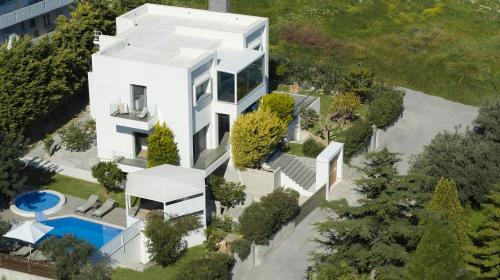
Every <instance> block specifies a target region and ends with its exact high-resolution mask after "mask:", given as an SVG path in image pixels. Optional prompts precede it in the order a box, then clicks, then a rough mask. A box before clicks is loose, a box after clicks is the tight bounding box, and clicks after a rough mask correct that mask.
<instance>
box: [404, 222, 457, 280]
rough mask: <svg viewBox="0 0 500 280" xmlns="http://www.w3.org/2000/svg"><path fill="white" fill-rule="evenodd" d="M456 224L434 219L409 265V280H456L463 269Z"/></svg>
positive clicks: (427, 227)
mask: <svg viewBox="0 0 500 280" xmlns="http://www.w3.org/2000/svg"><path fill="white" fill-rule="evenodd" d="M455 231H456V229H454V224H453V223H450V222H448V221H446V220H441V219H439V218H433V219H432V220H431V221H430V222H429V224H428V225H427V226H426V229H425V233H424V235H423V236H422V240H420V242H419V243H418V246H417V249H416V251H415V254H414V255H413V256H412V257H411V260H410V263H409V264H408V279H411V280H455V279H457V275H458V274H459V270H460V268H461V267H462V260H461V256H460V242H459V241H458V239H457V236H456V234H455Z"/></svg>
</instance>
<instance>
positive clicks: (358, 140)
mask: <svg viewBox="0 0 500 280" xmlns="http://www.w3.org/2000/svg"><path fill="white" fill-rule="evenodd" d="M372 132H373V129H372V127H371V125H370V123H369V122H367V121H365V120H357V121H355V122H353V123H352V125H351V126H350V127H349V128H347V129H346V130H344V131H343V132H342V134H341V135H340V137H339V138H340V139H338V140H339V141H340V142H343V143H344V159H346V160H349V159H351V158H352V157H353V156H354V155H356V154H357V153H359V152H360V151H362V150H363V149H364V148H365V147H366V145H367V144H368V141H369V140H370V137H371V135H372Z"/></svg>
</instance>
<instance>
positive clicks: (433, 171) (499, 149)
mask: <svg viewBox="0 0 500 280" xmlns="http://www.w3.org/2000/svg"><path fill="white" fill-rule="evenodd" d="M498 155H500V144H498V143H495V142H493V141H486V140H485V139H484V138H483V137H481V136H478V135H476V134H472V133H465V134H461V133H457V132H455V133H451V132H444V133H440V134H438V135H437V136H436V137H435V138H434V139H433V140H432V141H431V143H430V144H429V145H427V146H425V147H424V150H423V152H422V153H420V154H419V155H417V156H416V157H415V159H414V160H413V162H412V163H411V167H410V174H412V175H416V176H417V178H420V179H421V180H420V183H421V189H422V191H424V192H429V193H430V192H432V191H434V188H435V186H436V184H437V182H438V180H439V178H441V177H445V178H449V179H452V180H453V181H455V183H456V184H457V188H458V196H459V198H460V201H461V202H462V203H469V204H471V205H473V206H474V207H479V204H480V203H483V202H484V201H485V199H486V196H487V195H488V193H489V192H490V190H491V189H492V188H493V186H494V185H495V184H497V183H498V182H499V180H500V173H499V172H498V170H500V157H499V156H498Z"/></svg>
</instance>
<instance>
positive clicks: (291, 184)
mask: <svg viewBox="0 0 500 280" xmlns="http://www.w3.org/2000/svg"><path fill="white" fill-rule="evenodd" d="M280 180H281V185H282V186H283V187H285V188H289V189H292V190H295V191H297V192H298V193H299V194H300V195H303V196H311V195H313V193H312V192H310V191H307V190H305V189H304V188H302V187H300V186H299V184H297V183H296V182H295V181H293V180H292V179H290V177H288V176H286V174H285V173H284V172H283V171H280Z"/></svg>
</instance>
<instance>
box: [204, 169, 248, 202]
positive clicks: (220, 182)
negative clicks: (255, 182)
mask: <svg viewBox="0 0 500 280" xmlns="http://www.w3.org/2000/svg"><path fill="white" fill-rule="evenodd" d="M210 189H211V190H212V193H213V195H214V197H215V200H217V201H220V203H221V204H222V206H224V207H226V208H232V207H234V206H236V205H239V204H243V203H244V202H245V198H246V195H245V186H244V185H242V184H240V183H234V182H226V180H224V178H222V177H218V176H212V177H211V178H210Z"/></svg>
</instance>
